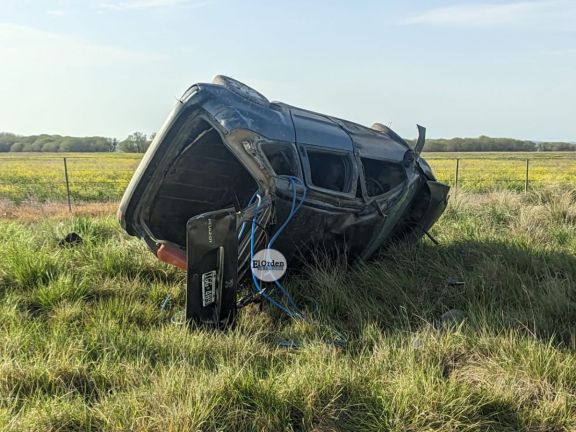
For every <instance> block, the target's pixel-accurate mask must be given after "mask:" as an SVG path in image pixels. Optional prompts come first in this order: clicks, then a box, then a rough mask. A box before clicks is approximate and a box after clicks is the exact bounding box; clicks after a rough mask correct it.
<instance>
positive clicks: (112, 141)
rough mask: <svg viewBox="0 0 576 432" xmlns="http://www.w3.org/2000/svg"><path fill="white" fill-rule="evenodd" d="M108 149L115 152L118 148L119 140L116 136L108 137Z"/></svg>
mask: <svg viewBox="0 0 576 432" xmlns="http://www.w3.org/2000/svg"><path fill="white" fill-rule="evenodd" d="M106 145H107V150H106V151H109V152H115V151H116V150H118V140H117V139H116V138H106Z"/></svg>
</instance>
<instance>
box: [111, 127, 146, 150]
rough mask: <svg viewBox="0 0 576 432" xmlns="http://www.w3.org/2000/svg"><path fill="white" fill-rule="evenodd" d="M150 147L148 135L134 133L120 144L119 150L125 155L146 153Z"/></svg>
mask: <svg viewBox="0 0 576 432" xmlns="http://www.w3.org/2000/svg"><path fill="white" fill-rule="evenodd" d="M149 145H150V144H149V141H148V139H147V137H146V134H144V133H142V132H134V133H133V134H131V135H128V138H126V139H125V140H124V141H122V142H121V143H120V144H118V148H119V149H120V151H122V152H124V153H144V152H145V151H146V149H147V148H148V146H149Z"/></svg>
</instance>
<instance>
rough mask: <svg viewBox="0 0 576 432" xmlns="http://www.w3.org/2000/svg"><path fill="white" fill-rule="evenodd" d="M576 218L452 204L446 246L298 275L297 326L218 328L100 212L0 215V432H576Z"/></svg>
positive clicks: (488, 198)
mask: <svg viewBox="0 0 576 432" xmlns="http://www.w3.org/2000/svg"><path fill="white" fill-rule="evenodd" d="M575 214H576V199H575V197H574V194H572V193H569V192H560V191H554V190H549V191H548V190H547V191H541V192H538V193H533V194H528V195H520V194H514V193H512V192H498V193H490V194H485V195H472V194H464V193H459V194H457V195H456V196H455V197H454V199H453V200H452V202H451V204H450V207H449V208H448V210H447V212H446V214H445V215H444V216H443V218H442V219H441V221H440V223H439V224H438V225H437V226H435V227H434V229H433V233H432V234H433V235H434V236H435V237H436V238H437V239H438V240H439V241H440V245H439V246H434V245H433V244H431V243H430V242H428V241H426V240H423V241H421V242H420V243H418V244H416V245H399V246H397V247H394V248H392V249H389V250H386V251H383V252H382V254H381V256H379V257H378V258H377V259H376V260H375V261H374V262H370V263H366V264H365V265H363V266H358V267H355V268H352V269H346V268H343V267H342V266H332V267H320V268H315V269H313V270H311V271H310V272H308V273H306V274H305V275H301V276H298V277H292V278H291V279H290V281H289V282H288V288H289V289H290V290H291V292H292V293H294V295H295V297H296V298H297V300H298V301H299V302H300V303H301V304H302V305H303V307H304V309H305V310H306V311H307V315H308V317H309V318H308V320H306V321H291V320H289V319H287V318H285V317H283V316H282V315H280V314H278V313H277V312H276V311H275V310H271V309H270V308H269V307H267V306H264V308H263V310H262V311H260V310H259V309H258V308H248V309H246V310H244V311H243V312H242V313H241V315H240V319H239V323H238V325H237V326H236V327H235V328H234V329H231V330H229V331H227V332H211V331H204V330H199V329H187V328H184V327H183V326H181V325H177V324H174V323H173V320H172V317H173V316H174V314H176V313H177V312H178V311H179V310H181V308H182V306H183V302H184V295H183V291H182V288H183V285H184V276H183V274H182V273H180V272H179V271H177V270H175V269H173V268H169V267H165V266H164V265H162V264H161V263H159V262H157V261H156V260H155V259H154V257H153V256H151V255H150V254H149V253H148V252H147V251H146V250H145V247H144V246H143V245H142V244H141V242H140V241H138V240H135V239H132V238H128V237H127V236H125V235H124V234H123V233H122V232H121V230H120V229H119V228H118V226H117V224H116V222H115V220H114V219H113V218H111V217H98V218H75V219H72V220H57V219H48V220H37V221H31V220H30V218H26V220H22V221H14V220H13V221H3V222H0V243H1V244H2V245H3V255H2V258H1V259H0V429H2V430H6V431H28V430H30V431H97V430H98V431H99V430H111V431H190V430H240V431H241V430H318V431H320V430H322V431H332V430H334V431H338V430H354V431H356V430H374V431H383V430H392V431H421V430H430V431H432V430H437V431H456V430H464V431H486V430H494V431H507V430H508V431H517V430H532V431H561V430H574V429H575V428H576V356H575V351H576V336H575V335H576V293H575V290H576V257H575V253H576V225H575V218H574V215H575ZM70 231H75V232H77V233H79V234H80V235H81V236H82V237H83V238H84V240H85V241H84V243H83V244H82V245H81V246H78V247H71V248H61V247H59V246H58V240H59V239H60V238H61V237H63V236H64V235H65V234H66V233H67V232H70ZM455 281H461V282H464V284H463V285H462V284H455V283H454V282H455ZM167 295H170V297H171V298H172V299H173V300H172V301H171V302H170V303H168V305H167V307H165V308H163V309H162V308H161V305H162V304H163V303H164V300H165V299H166V296H167ZM311 299H314V301H312V300H311ZM455 309H456V310H458V311H461V312H459V314H457V315H454V314H452V316H458V317H460V318H459V319H457V320H452V319H447V317H448V316H449V315H450V314H446V313H447V312H448V311H454V310H455ZM337 331H338V332H341V333H343V334H345V335H346V337H347V339H348V340H347V343H346V344H345V345H343V346H341V344H340V343H334V342H340V341H341V340H340V339H339V338H338V333H337ZM287 342H289V344H292V346H293V347H294V348H286V347H285V346H286V345H287Z"/></svg>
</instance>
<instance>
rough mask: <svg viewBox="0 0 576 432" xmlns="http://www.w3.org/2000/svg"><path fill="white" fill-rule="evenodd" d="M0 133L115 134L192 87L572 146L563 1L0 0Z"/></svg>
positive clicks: (441, 130) (569, 47) (365, 117)
mask: <svg viewBox="0 0 576 432" xmlns="http://www.w3.org/2000/svg"><path fill="white" fill-rule="evenodd" d="M0 7H1V9H0V10H1V12H0V130H2V131H11V132H16V133H20V134H33V133H59V134H69V135H82V136H84V135H104V136H116V137H118V138H124V137H125V136H126V135H128V134H129V133H131V132H133V131H136V130H141V131H144V132H146V133H151V132H153V131H155V130H157V129H158V128H159V126H160V125H161V124H162V122H163V120H164V118H165V117H166V115H167V114H168V112H169V110H170V109H171V107H172V105H173V104H174V103H175V101H176V98H178V97H179V96H180V95H181V94H182V92H183V91H184V90H185V89H186V88H187V87H188V86H189V85H190V84H193V83H195V82H210V81H211V80H212V77H213V76H214V75H216V74H225V75H230V76H232V77H234V78H237V79H239V80H241V81H244V82H246V83H247V84H249V85H251V86H252V87H255V88H256V89H257V90H259V91H261V92H262V93H263V94H265V95H266V96H267V97H268V98H269V99H271V100H280V101H283V102H287V103H290V104H293V105H298V106H302V107H304V108H308V109H312V110H316V111H320V112H323V113H328V114H333V115H336V116H339V117H343V118H346V119H350V120H354V121H357V122H359V123H362V124H367V125H370V124H372V123H373V122H375V121H379V122H381V123H385V124H390V125H391V126H392V127H393V128H394V129H395V130H396V131H397V132H399V133H400V134H401V135H403V136H405V137H413V136H415V135H416V129H415V124H416V123H420V124H423V125H425V126H427V128H428V134H429V136H431V137H454V136H478V135H480V134H485V135H490V136H507V137H517V138H529V139H535V140H568V141H576V1H574V0H537V1H512V2H511V1H486V2H466V1H456V0H427V1H426V0H415V1H410V2H408V1H376V0H367V1H359V0H357V1H351V0H346V1H339V0H326V1H323V0H317V1H314V0H307V1H304V0H290V1H288V0H287V1H263V0H262V1H257V0H255V1H239V0H83V1H80V0H53V1H48V0H0Z"/></svg>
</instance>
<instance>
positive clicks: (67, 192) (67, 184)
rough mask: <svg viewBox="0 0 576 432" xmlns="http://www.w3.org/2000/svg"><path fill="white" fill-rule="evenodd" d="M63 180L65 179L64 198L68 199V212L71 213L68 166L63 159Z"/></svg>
mask: <svg viewBox="0 0 576 432" xmlns="http://www.w3.org/2000/svg"><path fill="white" fill-rule="evenodd" d="M64 178H65V179H66V197H67V198H68V211H70V213H72V202H71V201H70V180H69V179H68V164H67V163H66V158H64Z"/></svg>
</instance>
